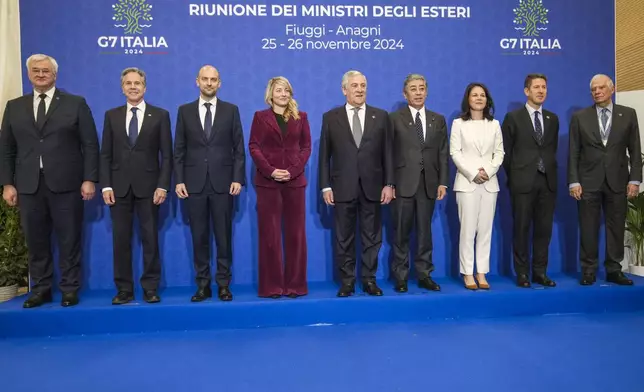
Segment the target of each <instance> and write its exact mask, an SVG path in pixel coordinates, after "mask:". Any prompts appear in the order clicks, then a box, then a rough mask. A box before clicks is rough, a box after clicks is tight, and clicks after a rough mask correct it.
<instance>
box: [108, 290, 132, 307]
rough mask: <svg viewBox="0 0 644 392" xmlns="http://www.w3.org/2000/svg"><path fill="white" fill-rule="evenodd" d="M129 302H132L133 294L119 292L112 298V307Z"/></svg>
mask: <svg viewBox="0 0 644 392" xmlns="http://www.w3.org/2000/svg"><path fill="white" fill-rule="evenodd" d="M130 301H134V294H132V293H130V292H127V291H119V292H118V293H117V294H116V296H114V298H112V305H125V304H126V303H128V302H130Z"/></svg>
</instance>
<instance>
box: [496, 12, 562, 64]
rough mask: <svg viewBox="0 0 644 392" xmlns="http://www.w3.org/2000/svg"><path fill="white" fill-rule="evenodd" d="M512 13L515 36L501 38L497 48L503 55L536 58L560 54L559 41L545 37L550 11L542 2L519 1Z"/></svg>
mask: <svg viewBox="0 0 644 392" xmlns="http://www.w3.org/2000/svg"><path fill="white" fill-rule="evenodd" d="M512 12H513V14H514V19H513V20H512V23H513V24H514V31H515V33H516V36H515V37H509V38H501V40H500V43H499V46H500V47H501V49H502V50H503V54H507V55H523V56H538V55H543V54H558V53H560V51H561V43H560V42H559V39H557V38H554V37H546V35H547V31H548V25H549V21H548V13H550V10H549V9H547V8H546V7H545V6H544V5H543V0H519V4H518V6H517V7H516V8H513V9H512Z"/></svg>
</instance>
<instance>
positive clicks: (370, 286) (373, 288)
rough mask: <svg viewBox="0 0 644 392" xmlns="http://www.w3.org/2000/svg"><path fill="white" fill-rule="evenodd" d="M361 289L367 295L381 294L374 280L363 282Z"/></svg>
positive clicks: (377, 295) (378, 295)
mask: <svg viewBox="0 0 644 392" xmlns="http://www.w3.org/2000/svg"><path fill="white" fill-rule="evenodd" d="M362 291H364V292H365V293H367V294H369V295H375V296H376V297H380V296H381V295H382V290H381V289H380V287H378V285H377V284H376V282H373V281H369V282H366V283H364V284H363V285H362Z"/></svg>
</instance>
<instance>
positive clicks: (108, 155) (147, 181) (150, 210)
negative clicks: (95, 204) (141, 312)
mask: <svg viewBox="0 0 644 392" xmlns="http://www.w3.org/2000/svg"><path fill="white" fill-rule="evenodd" d="M146 85H147V83H146V78H145V72H143V71H142V70H140V69H138V68H126V69H125V70H124V71H123V72H122V73H121V87H122V88H123V94H124V95H125V97H126V98H127V103H126V104H125V105H123V106H119V107H117V108H114V109H111V110H108V111H107V112H106V113H105V123H104V124H105V125H104V126H103V143H102V148H101V166H100V182H101V186H102V187H103V190H102V191H103V200H104V201H105V204H107V205H109V206H110V207H111V208H110V211H111V215H112V222H113V226H114V228H113V230H112V234H113V241H114V283H115V285H116V289H117V290H118V293H117V294H116V296H115V297H114V298H113V299H112V304H113V305H121V304H125V303H128V302H130V301H132V300H133V299H134V280H133V278H132V219H133V212H134V210H136V213H137V215H138V217H139V222H140V225H141V226H140V227H141V240H142V241H141V242H142V244H143V274H142V275H141V287H143V299H144V300H145V301H146V302H148V303H155V302H159V301H161V298H160V297H159V295H158V293H157V289H158V286H159V281H160V280H161V262H160V261H159V228H158V223H159V205H161V204H162V203H163V202H164V201H165V199H166V194H167V190H168V188H169V187H170V176H171V174H172V132H171V131H170V115H169V114H168V112H167V111H166V110H164V109H161V108H158V107H156V106H152V105H150V104H148V103H147V102H145V100H144V99H143V96H144V94H145V90H146ZM159 155H160V156H161V164H159Z"/></svg>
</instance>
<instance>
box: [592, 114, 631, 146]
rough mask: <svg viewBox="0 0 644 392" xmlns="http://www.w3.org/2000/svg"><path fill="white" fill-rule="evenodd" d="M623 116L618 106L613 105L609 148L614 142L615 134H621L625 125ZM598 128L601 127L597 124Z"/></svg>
mask: <svg viewBox="0 0 644 392" xmlns="http://www.w3.org/2000/svg"><path fill="white" fill-rule="evenodd" d="M623 116H624V114H623V113H622V111H621V110H620V109H619V108H618V107H617V105H615V104H613V114H612V116H611V119H610V124H609V129H610V133H609V134H608V142H607V143H606V145H607V146H608V144H609V143H610V142H611V141H612V140H613V134H614V133H616V132H621V130H622V128H623V124H624V123H623V120H624V118H623ZM597 126H599V124H597Z"/></svg>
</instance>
